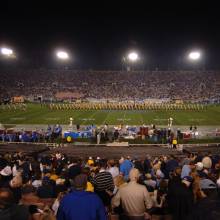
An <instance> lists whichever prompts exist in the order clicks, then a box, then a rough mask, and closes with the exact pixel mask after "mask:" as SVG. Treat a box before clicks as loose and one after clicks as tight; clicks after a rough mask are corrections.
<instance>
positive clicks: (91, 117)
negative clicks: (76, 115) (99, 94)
mask: <svg viewBox="0 0 220 220" xmlns="http://www.w3.org/2000/svg"><path fill="white" fill-rule="evenodd" d="M97 112H98V111H97ZM97 112H96V111H95V112H94V113H92V114H91V115H90V116H89V117H88V118H87V119H88V120H91V119H93V120H94V121H95V119H96V118H95V117H94V116H95V115H96V114H97ZM80 120H81V119H80ZM84 122H86V121H83V123H82V124H84Z"/></svg>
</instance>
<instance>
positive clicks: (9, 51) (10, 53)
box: [1, 47, 13, 56]
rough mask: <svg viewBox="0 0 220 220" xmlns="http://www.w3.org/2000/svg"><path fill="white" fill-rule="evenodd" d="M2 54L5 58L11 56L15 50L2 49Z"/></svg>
mask: <svg viewBox="0 0 220 220" xmlns="http://www.w3.org/2000/svg"><path fill="white" fill-rule="evenodd" d="M1 54H2V55H5V56H11V55H12V54H13V50H12V49H10V48H5V47H3V48H1Z"/></svg>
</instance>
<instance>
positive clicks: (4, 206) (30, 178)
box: [0, 152, 220, 220]
mask: <svg viewBox="0 0 220 220" xmlns="http://www.w3.org/2000/svg"><path fill="white" fill-rule="evenodd" d="M219 174H220V156H219V155H212V154H210V153H207V154H204V155H202V154H188V155H185V156H184V157H179V158H177V157H175V156H173V155H170V156H160V157H156V158H151V157H150V155H146V157H143V158H137V157H129V156H125V157H121V158H120V159H119V160H115V159H105V158H99V157H97V158H92V157H89V158H77V157H76V158H72V157H69V156H67V155H64V154H62V153H60V152H56V153H55V154H53V155H44V156H42V155H41V156H40V155H32V156H25V155H23V154H22V153H11V154H9V153H5V154H4V155H1V156H0V219H1V220H9V219H16V220H20V219H21V220H26V219H36V220H38V219H47V220H50V219H55V218H57V219H58V220H71V219H77V220H95V219H101V220H104V219H107V218H110V219H116V218H118V219H132V220H137V219H138V220H140V219H142V220H144V219H154V217H155V216H170V219H171V217H172V219H174V220H188V219H190V220H193V219H203V220H206V219H209V220H217V219H219V218H220V211H219V210H220V197H219V196H220V195H219V187H220V177H219Z"/></svg>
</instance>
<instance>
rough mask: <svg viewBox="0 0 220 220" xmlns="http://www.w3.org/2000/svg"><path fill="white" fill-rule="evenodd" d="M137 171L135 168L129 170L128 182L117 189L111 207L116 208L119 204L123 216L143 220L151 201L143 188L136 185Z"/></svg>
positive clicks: (150, 206)
mask: <svg viewBox="0 0 220 220" xmlns="http://www.w3.org/2000/svg"><path fill="white" fill-rule="evenodd" d="M139 175H140V173H139V171H138V170H137V169H135V168H133V169H131V170H130V173H129V178H130V182H129V183H128V184H127V185H126V186H124V187H122V188H120V189H119V191H118V192H117V194H116V195H115V198H114V200H113V201H114V203H113V204H112V206H113V207H118V206H119V205H120V203H121V205H122V208H123V211H124V215H125V216H128V218H131V217H137V218H138V219H144V216H145V212H147V210H148V209H150V208H152V200H151V197H150V195H149V193H148V191H147V189H146V187H145V186H143V185H140V184H138V183H137V181H138V179H139Z"/></svg>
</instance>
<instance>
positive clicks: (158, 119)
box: [153, 118, 168, 121]
mask: <svg viewBox="0 0 220 220" xmlns="http://www.w3.org/2000/svg"><path fill="white" fill-rule="evenodd" d="M153 120H154V121H167V120H168V118H166V119H165V118H154V119H153Z"/></svg>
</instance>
